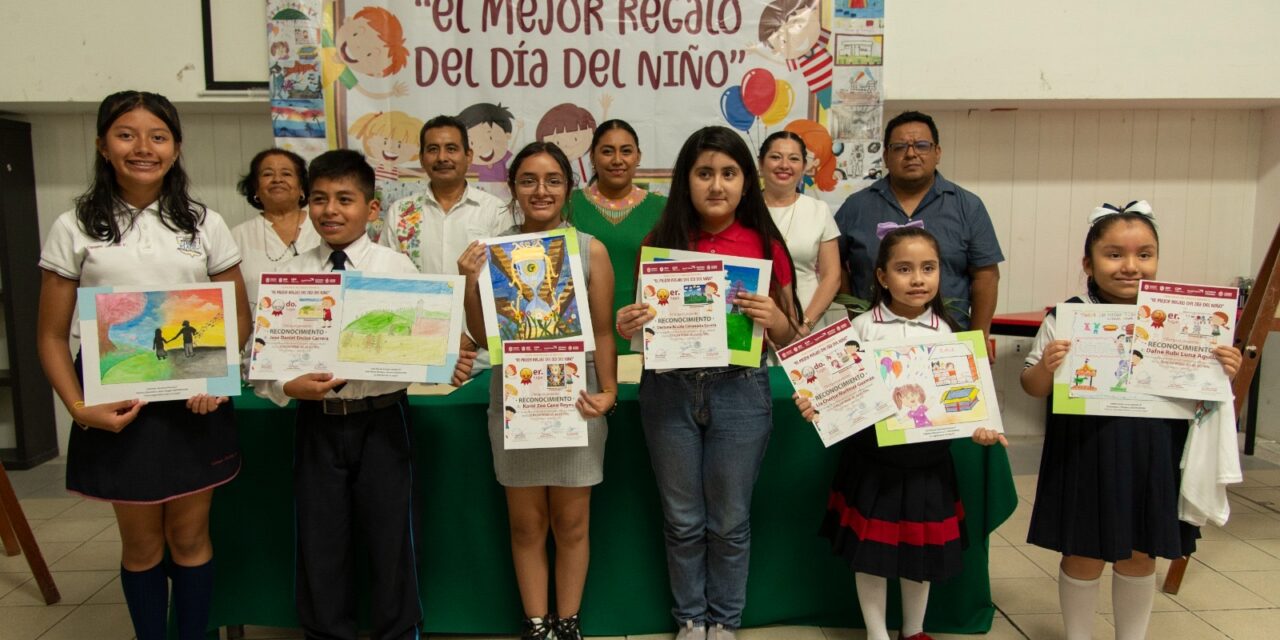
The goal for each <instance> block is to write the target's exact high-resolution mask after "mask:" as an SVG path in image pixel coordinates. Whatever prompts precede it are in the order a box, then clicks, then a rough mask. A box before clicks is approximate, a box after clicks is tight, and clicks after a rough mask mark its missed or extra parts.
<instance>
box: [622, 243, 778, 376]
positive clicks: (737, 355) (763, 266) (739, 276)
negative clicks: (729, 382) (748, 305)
mask: <svg viewBox="0 0 1280 640" xmlns="http://www.w3.org/2000/svg"><path fill="white" fill-rule="evenodd" d="M671 260H719V261H721V262H723V263H724V270H725V279H726V281H727V282H728V288H727V289H726V290H725V292H724V299H725V335H726V339H727V340H728V346H729V364H734V365H739V366H743V367H758V366H760V355H761V353H763V351H764V327H761V326H760V325H757V324H756V323H755V322H753V321H752V320H751V318H750V317H748V316H747V314H746V313H743V311H742V310H741V309H740V308H738V306H737V305H735V304H733V299H734V297H735V296H737V295H738V294H739V293H756V294H760V295H769V282H770V279H771V277H772V273H773V272H772V269H773V261H772V260H757V259H754V258H739V257H737V256H725V255H720V254H715V253H698V252H697V251H682V250H679V249H660V248H658V247H640V262H641V264H643V263H646V262H669V261H671ZM638 293H642V291H638ZM637 297H639V295H637ZM646 326H647V325H646ZM640 339H641V335H640V333H637V334H636V335H635V336H633V337H632V341H631V350H632V351H640V350H641V349H642V345H641V344H640V343H639V341H640Z"/></svg>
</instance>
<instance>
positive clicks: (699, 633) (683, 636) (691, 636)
mask: <svg viewBox="0 0 1280 640" xmlns="http://www.w3.org/2000/svg"><path fill="white" fill-rule="evenodd" d="M676 640H707V628H706V627H704V626H702V625H697V626H694V622H693V621H692V620H685V621H684V626H683V627H680V630H679V631H677V632H676Z"/></svg>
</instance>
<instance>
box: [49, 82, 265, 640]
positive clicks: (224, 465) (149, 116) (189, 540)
mask: <svg viewBox="0 0 1280 640" xmlns="http://www.w3.org/2000/svg"><path fill="white" fill-rule="evenodd" d="M97 134H98V137H97V153H96V158H95V159H94V177H93V183H92V184H91V185H90V187H89V189H88V191H86V192H85V194H84V195H82V196H80V197H79V198H78V199H77V200H76V206H75V209H73V210H71V211H68V212H66V213H64V214H62V215H61V216H60V217H59V218H58V219H57V221H56V222H55V223H54V225H53V228H52V229H50V231H49V235H48V238H47V240H46V241H45V245H44V250H43V251H42V253H41V256H40V267H41V268H42V269H44V275H43V280H42V281H41V289H40V326H39V328H38V330H37V340H38V342H39V352H40V361H41V363H42V364H43V365H44V370H45V375H46V376H48V378H49V383H50V384H51V385H52V386H53V389H54V391H56V392H57V394H58V397H59V398H60V399H61V400H62V402H63V404H65V405H66V407H67V411H68V412H70V414H71V417H72V419H73V420H74V421H75V424H76V427H75V428H73V429H72V431H71V442H70V445H69V447H68V451H67V489H68V490H69V491H71V492H72V493H76V494H79V495H82V496H84V497H87V498H91V499H95V500H105V501H108V502H111V503H112V506H113V507H114V509H115V513H116V522H117V524H118V525H119V527H120V537H121V544H122V557H121V561H120V585H121V588H122V589H123V590H124V595H125V600H126V602H127V603H128V606H129V614H130V616H131V617H132V619H133V625H134V631H135V633H136V634H137V636H138V638H140V639H141V640H152V639H159V638H163V637H164V635H165V619H166V615H167V610H168V600H169V581H170V580H172V582H173V602H174V609H175V611H176V613H177V625H178V631H179V637H180V638H182V639H183V640H186V639H188V638H203V637H204V633H205V626H206V625H207V623H208V620H209V605H210V602H211V598H212V595H213V548H212V546H211V545H210V542H209V505H210V501H211V498H212V494H213V488H214V487H216V486H218V485H220V484H223V483H225V482H227V481H229V480H231V479H232V478H234V477H235V475H236V473H237V472H238V471H239V470H240V454H239V449H238V446H237V444H236V432H235V419H234V415H233V410H232V407H231V403H230V402H229V401H228V399H227V398H225V397H211V396H207V395H198V396H195V397H192V398H191V399H189V400H187V401H185V402H182V401H171V402H152V403H146V402H141V401H138V400H129V401H123V402H112V403H107V404H101V405H88V406H86V405H85V403H84V396H83V394H82V391H81V383H80V380H79V377H80V358H79V356H77V357H76V358H75V360H74V361H73V359H72V356H71V348H70V341H71V339H78V338H79V330H78V328H77V327H76V326H74V325H73V324H72V319H73V316H74V315H75V306H76V288H77V287H81V286H84V287H94V286H108V285H165V284H185V283H199V282H210V281H213V282H234V283H235V288H236V295H237V310H238V311H239V316H238V317H237V318H236V320H237V322H238V324H239V328H240V335H241V336H247V335H248V334H249V316H248V312H247V308H246V301H245V296H244V284H243V283H242V282H241V278H240V269H239V267H238V265H239V263H240V252H239V251H238V250H237V248H236V245H235V242H234V241H233V240H232V239H231V233H230V231H229V230H228V229H227V225H226V223H224V222H223V221H222V218H221V217H220V216H219V215H218V214H217V213H214V212H212V211H209V210H208V209H206V208H205V206H204V205H202V204H200V203H199V202H196V201H195V200H192V199H191V197H190V195H188V193H187V175H186V172H185V171H183V168H182V159H181V154H180V153H181V149H182V128H181V125H180V124H179V122H178V112H177V111H176V110H175V109H174V107H173V105H172V104H171V103H170V102H169V101H168V100H167V99H165V98H164V97H163V96H160V95H156V94H153V93H145V92H138V91H122V92H120V93H116V94H112V95H110V96H107V98H106V99H105V100H103V101H102V104H101V105H100V106H99V107H98V120H97ZM179 357H182V356H179ZM166 548H167V549H168V551H169V557H170V560H171V561H170V563H168V564H167V566H166V565H165V564H162V563H161V560H162V559H163V557H164V552H165V550H166Z"/></svg>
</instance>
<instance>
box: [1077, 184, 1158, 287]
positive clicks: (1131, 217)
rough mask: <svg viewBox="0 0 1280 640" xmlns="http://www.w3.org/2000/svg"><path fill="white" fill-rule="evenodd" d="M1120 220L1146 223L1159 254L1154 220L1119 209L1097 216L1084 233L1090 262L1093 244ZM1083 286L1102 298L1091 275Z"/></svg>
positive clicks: (1085, 255) (1085, 248)
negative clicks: (1118, 211)
mask: <svg viewBox="0 0 1280 640" xmlns="http://www.w3.org/2000/svg"><path fill="white" fill-rule="evenodd" d="M1130 204H1133V203H1130ZM1121 222H1129V223H1132V222H1141V223H1142V224H1145V225H1147V228H1148V229H1150V230H1151V236H1152V237H1153V238H1155V239H1156V255H1159V252H1160V232H1159V231H1156V221H1155V220H1152V219H1151V218H1150V217H1148V216H1144V215H1142V214H1140V213H1135V212H1132V211H1121V212H1120V213H1113V214H1111V215H1108V216H1104V217H1102V218H1098V220H1097V221H1096V222H1094V223H1093V225H1092V226H1090V227H1089V232H1088V233H1086V234H1084V257H1085V258H1087V259H1088V260H1089V262H1090V263H1091V264H1092V263H1093V245H1095V244H1098V241H1099V240H1101V239H1102V236H1103V235H1104V234H1106V232H1107V230H1108V229H1110V228H1111V227H1114V226H1116V225H1117V224H1119V223H1121ZM1085 286H1086V287H1087V288H1088V291H1089V295H1091V296H1093V297H1094V298H1097V299H1099V300H1101V299H1102V296H1101V294H1100V293H1099V289H1098V283H1097V281H1095V280H1094V279H1093V276H1089V279H1088V280H1087V281H1086V282H1085Z"/></svg>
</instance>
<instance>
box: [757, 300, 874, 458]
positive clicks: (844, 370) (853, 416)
mask: <svg viewBox="0 0 1280 640" xmlns="http://www.w3.org/2000/svg"><path fill="white" fill-rule="evenodd" d="M778 359H779V360H780V361H781V362H782V369H783V370H784V371H786V372H787V376H788V378H789V379H790V380H791V386H792V387H795V390H796V393H798V394H800V395H801V396H804V397H806V398H808V399H809V401H810V402H812V403H813V409H814V414H815V415H814V420H813V426H814V428H816V429H817V430H818V437H819V438H821V439H822V445H823V446H824V447H830V446H831V445H833V444H835V443H837V442H839V441H841V440H843V439H845V438H848V437H849V436H851V435H853V434H855V433H857V432H859V431H862V430H863V429H865V428H867V427H870V426H871V425H873V424H875V423H876V422H877V421H879V420H882V419H884V418H887V417H889V416H891V415H893V414H894V413H895V412H896V411H897V409H896V408H895V407H894V406H893V400H891V399H890V398H889V391H888V389H887V388H886V387H885V386H884V382H882V381H881V380H880V377H879V376H877V375H876V374H875V372H873V371H871V370H870V367H868V366H867V365H868V362H867V359H866V358H864V357H863V354H862V353H860V352H859V345H858V342H857V340H855V339H854V333H853V325H852V324H850V322H849V319H848V318H841V319H840V320H838V321H836V323H835V324H832V325H830V326H828V327H825V328H823V329H822V330H820V331H817V332H815V333H812V334H810V335H808V336H805V337H804V338H803V339H801V340H798V341H796V342H793V343H791V344H789V345H787V346H785V347H783V348H781V349H778Z"/></svg>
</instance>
